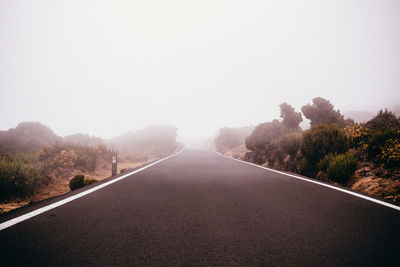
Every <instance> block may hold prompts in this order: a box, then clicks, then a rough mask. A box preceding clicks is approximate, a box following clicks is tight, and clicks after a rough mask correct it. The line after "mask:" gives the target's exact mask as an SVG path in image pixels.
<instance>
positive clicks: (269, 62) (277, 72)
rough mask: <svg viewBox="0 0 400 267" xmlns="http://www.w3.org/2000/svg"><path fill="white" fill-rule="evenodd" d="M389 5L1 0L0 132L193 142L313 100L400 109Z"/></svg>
mask: <svg viewBox="0 0 400 267" xmlns="http://www.w3.org/2000/svg"><path fill="white" fill-rule="evenodd" d="M399 14H400V2H399V1H397V0H393V1H389V0H375V1H371V0H344V1H339V0H332V1H319V0H315V1H282V0H280V1H265V0H263V1H250V0H249V1H232V0H230V1H218V0H212V1H211V0H210V1H207V0H203V1H173V0H171V1H115V0H114V1H97V0H96V1H57V0H49V1H35V0H26V1H18V0H9V1H5V0H0V113H1V116H0V130H6V129H8V128H11V127H15V126H16V125H17V124H18V123H20V122H22V121H39V122H41V123H43V124H45V125H47V126H49V127H50V128H52V129H53V130H54V131H55V132H56V133H57V134H59V135H62V136H65V135H69V134H73V133H77V132H81V133H86V134H90V135H96V136H100V137H103V138H111V137H112V136H117V135H121V134H123V133H124V132H126V131H128V130H134V131H135V130H139V129H141V128H144V127H145V126H146V125H149V124H153V125H154V124H169V125H174V126H176V127H177V128H178V129H179V130H178V135H179V136H178V139H179V140H181V141H184V142H186V143H195V142H200V141H201V140H202V139H204V138H210V137H211V136H213V135H214V134H215V133H216V132H217V131H218V129H219V128H221V127H223V126H231V127H239V126H248V125H257V124H259V123H261V122H265V121H270V120H272V119H273V118H279V104H281V103H282V102H287V103H289V104H291V105H292V106H293V107H295V108H296V109H297V110H299V109H300V107H301V106H302V105H305V104H307V103H309V102H310V101H311V99H312V98H314V97H317V96H320V97H324V98H326V99H328V100H329V101H331V102H332V103H333V104H334V105H335V108H338V109H340V110H341V111H369V112H375V111H376V110H378V109H380V108H384V107H389V108H390V107H392V106H394V105H396V104H397V103H400V101H399V100H400V90H399V85H400V49H399V47H400V16H399Z"/></svg>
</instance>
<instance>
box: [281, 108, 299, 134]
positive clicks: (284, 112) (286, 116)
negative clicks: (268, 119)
mask: <svg viewBox="0 0 400 267" xmlns="http://www.w3.org/2000/svg"><path fill="white" fill-rule="evenodd" d="M279 107H280V108H281V118H283V121H282V123H283V125H285V126H286V127H287V128H288V129H289V130H291V131H297V130H298V129H299V124H300V122H302V121H303V117H302V116H301V113H300V112H296V111H294V108H293V107H292V106H291V105H289V104H287V103H286V102H284V103H282V104H281V105H280V106H279Z"/></svg>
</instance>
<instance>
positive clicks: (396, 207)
mask: <svg viewBox="0 0 400 267" xmlns="http://www.w3.org/2000/svg"><path fill="white" fill-rule="evenodd" d="M214 152H215V153H217V154H218V155H220V156H222V157H225V158H228V159H232V160H236V161H239V162H241V163H245V164H249V165H252V166H255V167H258V168H261V169H265V170H268V171H271V172H275V173H279V174H283V175H286V176H289V177H292V178H296V179H300V180H303V181H306V182H309V183H313V184H318V185H322V186H325V187H328V188H331V189H334V190H337V191H341V192H343V193H346V194H350V195H353V196H356V197H359V198H363V199H366V200H369V201H372V202H375V203H377V204H380V205H383V206H386V207H389V208H392V209H395V210H399V211H400V207H399V206H396V205H393V204H390V203H387V202H385V201H382V200H379V199H375V198H372V197H368V196H364V195H362V194H359V193H355V192H352V191H349V190H346V189H343V188H340V187H336V186H334V185H330V184H325V183H321V182H318V181H314V180H311V179H307V178H304V177H300V176H297V175H295V174H290V173H285V172H281V171H277V170H274V169H270V168H267V167H264V166H260V165H257V164H254V163H250V162H247V161H243V160H239V159H234V158H231V157H228V156H225V155H223V154H221V153H219V152H217V151H214Z"/></svg>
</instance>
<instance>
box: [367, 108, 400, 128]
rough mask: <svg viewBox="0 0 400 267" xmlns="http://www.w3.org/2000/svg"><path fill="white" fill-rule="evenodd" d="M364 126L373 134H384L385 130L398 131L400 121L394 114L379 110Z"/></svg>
mask: <svg viewBox="0 0 400 267" xmlns="http://www.w3.org/2000/svg"><path fill="white" fill-rule="evenodd" d="M365 126H366V127H367V128H369V129H370V130H372V131H374V132H379V131H380V132H385V131H387V130H399V129H400V119H399V118H397V117H396V114H394V113H393V112H391V111H389V110H387V109H385V110H384V111H383V110H380V111H379V112H378V114H376V115H375V116H374V117H373V118H372V119H371V120H369V121H368V122H367V123H366V124H365Z"/></svg>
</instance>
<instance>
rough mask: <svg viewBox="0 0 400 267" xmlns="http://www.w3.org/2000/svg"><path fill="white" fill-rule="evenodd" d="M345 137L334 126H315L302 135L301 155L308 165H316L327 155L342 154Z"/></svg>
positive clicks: (345, 142) (345, 146)
mask: <svg viewBox="0 0 400 267" xmlns="http://www.w3.org/2000/svg"><path fill="white" fill-rule="evenodd" d="M347 149H348V142H347V137H346V135H345V133H344V131H343V129H340V128H339V127H338V126H337V125H336V124H329V125H326V124H317V125H315V126H313V127H311V129H309V130H307V131H305V132H304V133H303V139H302V143H301V153H302V155H303V156H304V157H305V158H306V159H307V161H308V162H309V163H310V164H317V163H318V162H319V161H320V159H322V158H323V157H324V156H325V155H327V154H329V153H336V154H340V153H344V152H346V151H347Z"/></svg>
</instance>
